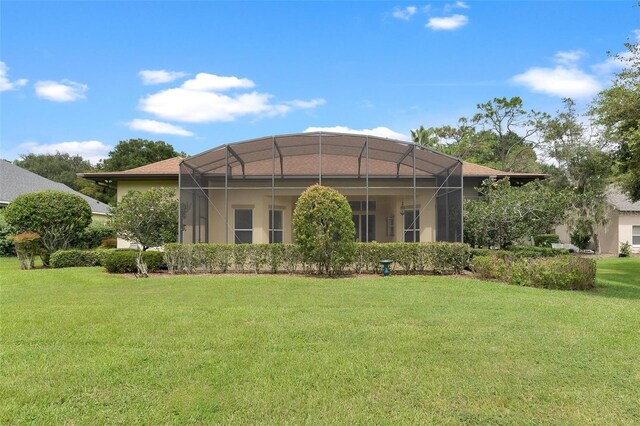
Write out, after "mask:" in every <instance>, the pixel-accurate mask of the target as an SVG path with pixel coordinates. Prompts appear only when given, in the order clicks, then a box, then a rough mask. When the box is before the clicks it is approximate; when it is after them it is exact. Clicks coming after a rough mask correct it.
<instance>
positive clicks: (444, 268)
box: [164, 242, 470, 274]
mask: <svg viewBox="0 0 640 426" xmlns="http://www.w3.org/2000/svg"><path fill="white" fill-rule="evenodd" d="M164 258H165V262H166V264H167V268H168V269H169V272H171V273H187V274H191V273H198V272H207V273H213V272H218V273H219V272H227V271H229V270H233V271H234V272H248V271H251V272H254V273H260V272H271V273H277V272H288V273H295V272H298V271H301V272H304V273H313V272H317V269H316V263H315V262H314V263H312V262H307V263H305V262H303V259H302V255H301V253H300V249H299V247H298V246H297V245H294V244H228V245H227V244H178V243H173V244H166V245H165V246H164ZM469 258H470V250H469V246H468V245H467V244H462V243H376V242H372V243H358V244H357V251H356V256H355V259H354V261H353V262H352V263H351V264H350V265H349V266H348V268H347V270H348V271H352V272H355V273H358V274H360V273H373V274H378V273H381V272H382V265H380V261H381V260H383V259H391V260H393V261H394V264H393V265H392V266H393V267H394V269H396V270H402V271H403V272H404V273H425V272H430V273H435V274H457V273H461V272H462V271H463V270H464V269H465V268H467V267H468V266H469Z"/></svg>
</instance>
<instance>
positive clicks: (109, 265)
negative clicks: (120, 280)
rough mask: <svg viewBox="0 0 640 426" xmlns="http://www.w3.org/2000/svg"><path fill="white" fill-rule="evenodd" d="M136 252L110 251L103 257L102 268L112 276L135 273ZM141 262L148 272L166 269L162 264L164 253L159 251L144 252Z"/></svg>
mask: <svg viewBox="0 0 640 426" xmlns="http://www.w3.org/2000/svg"><path fill="white" fill-rule="evenodd" d="M136 256H137V251H136V250H130V249H125V250H111V251H109V253H107V254H106V255H105V257H104V267H105V268H106V270H107V272H110V273H112V274H130V273H136V272H137V271H138V267H137V265H136ZM142 260H143V261H144V262H145V263H146V264H147V270H148V271H149V272H157V271H159V270H160V269H163V268H166V264H165V263H164V253H162V252H159V251H145V252H143V253H142Z"/></svg>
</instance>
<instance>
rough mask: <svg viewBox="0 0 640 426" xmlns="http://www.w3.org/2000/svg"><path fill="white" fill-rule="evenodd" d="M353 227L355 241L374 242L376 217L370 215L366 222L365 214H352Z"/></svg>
mask: <svg viewBox="0 0 640 426" xmlns="http://www.w3.org/2000/svg"><path fill="white" fill-rule="evenodd" d="M352 219H353V225H354V226H355V227H356V241H360V242H363V243H364V242H371V241H375V240H376V216H375V215H372V214H370V215H369V221H368V222H367V215H366V214H354V215H353V216H352Z"/></svg>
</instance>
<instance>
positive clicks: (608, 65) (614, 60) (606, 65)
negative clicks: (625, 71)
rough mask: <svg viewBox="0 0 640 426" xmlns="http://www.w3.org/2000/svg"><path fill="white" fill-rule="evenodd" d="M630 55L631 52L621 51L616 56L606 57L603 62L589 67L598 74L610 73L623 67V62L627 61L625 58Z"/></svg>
mask: <svg viewBox="0 0 640 426" xmlns="http://www.w3.org/2000/svg"><path fill="white" fill-rule="evenodd" d="M630 57H631V52H623V53H620V54H618V55H617V56H612V57H610V58H607V60H605V61H604V62H600V63H598V64H594V65H591V69H592V70H593V71H594V72H596V73H598V74H602V75H610V74H613V73H614V72H616V71H619V70H621V69H622V68H624V66H625V64H626V63H627V62H626V59H629V58H630Z"/></svg>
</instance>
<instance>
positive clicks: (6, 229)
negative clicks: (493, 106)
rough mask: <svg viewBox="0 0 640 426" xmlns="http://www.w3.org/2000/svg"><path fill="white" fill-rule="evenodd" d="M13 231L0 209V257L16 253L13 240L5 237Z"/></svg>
mask: <svg viewBox="0 0 640 426" xmlns="http://www.w3.org/2000/svg"><path fill="white" fill-rule="evenodd" d="M15 233H16V232H15V230H14V229H13V228H12V227H11V225H9V224H8V223H7V221H6V220H5V219H4V213H3V212H2V211H0V257H5V256H15V255H16V249H15V247H14V246H13V242H11V240H10V239H8V238H7V237H8V236H10V235H13V234H15Z"/></svg>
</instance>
